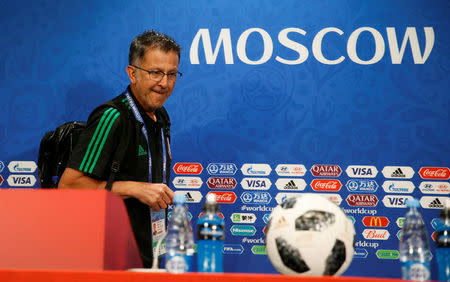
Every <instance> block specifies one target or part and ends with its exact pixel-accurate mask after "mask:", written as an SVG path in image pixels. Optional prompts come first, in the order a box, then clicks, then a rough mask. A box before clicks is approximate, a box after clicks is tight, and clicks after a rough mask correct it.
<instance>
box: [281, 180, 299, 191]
mask: <svg viewBox="0 0 450 282" xmlns="http://www.w3.org/2000/svg"><path fill="white" fill-rule="evenodd" d="M284 189H285V190H298V187H297V185H295V182H294V180H291V181H289V182H288V183H287V184H286V185H284Z"/></svg>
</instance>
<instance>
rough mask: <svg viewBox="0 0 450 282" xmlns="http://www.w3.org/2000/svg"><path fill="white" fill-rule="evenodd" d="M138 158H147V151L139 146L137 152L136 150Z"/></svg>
mask: <svg viewBox="0 0 450 282" xmlns="http://www.w3.org/2000/svg"><path fill="white" fill-rule="evenodd" d="M140 156H147V151H146V150H145V149H144V148H142V146H141V145H139V150H138V157H140Z"/></svg>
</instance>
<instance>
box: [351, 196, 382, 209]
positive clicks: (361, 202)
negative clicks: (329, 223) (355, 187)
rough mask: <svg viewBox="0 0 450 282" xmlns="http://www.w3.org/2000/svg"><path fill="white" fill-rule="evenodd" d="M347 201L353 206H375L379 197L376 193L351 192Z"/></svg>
mask: <svg viewBox="0 0 450 282" xmlns="http://www.w3.org/2000/svg"><path fill="white" fill-rule="evenodd" d="M346 201H347V203H348V205H349V206H353V207H375V206H376V205H377V204H378V198H377V197H376V196H375V195H359V194H350V195H348V196H347V199H346Z"/></svg>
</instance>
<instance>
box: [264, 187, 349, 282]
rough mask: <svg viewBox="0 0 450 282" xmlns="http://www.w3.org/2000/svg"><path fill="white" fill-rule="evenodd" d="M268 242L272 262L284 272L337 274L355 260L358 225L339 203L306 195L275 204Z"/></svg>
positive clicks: (318, 196)
mask: <svg viewBox="0 0 450 282" xmlns="http://www.w3.org/2000/svg"><path fill="white" fill-rule="evenodd" d="M265 241H266V251H267V255H268V257H269V259H270V262H271V263H272V265H273V266H274V267H275V268H276V269H277V270H278V271H279V272H280V273H283V274H294V275H311V276H321V275H336V276H337V275H341V274H342V273H343V272H344V271H345V270H346V269H347V268H348V266H349V265H350V262H351V261H352V258H353V252H354V242H355V228H354V226H353V223H352V221H351V220H350V219H349V218H348V217H347V216H346V215H345V213H344V212H343V211H342V210H341V209H340V208H339V207H338V206H337V205H336V204H335V203H333V202H332V201H330V200H328V199H327V198H325V197H324V196H320V195H315V194H304V195H301V196H298V197H292V198H287V199H286V200H285V201H284V202H283V203H282V204H280V205H278V206H277V207H275V209H274V210H273V211H272V213H271V214H270V217H269V221H268V223H267V230H266V239H265Z"/></svg>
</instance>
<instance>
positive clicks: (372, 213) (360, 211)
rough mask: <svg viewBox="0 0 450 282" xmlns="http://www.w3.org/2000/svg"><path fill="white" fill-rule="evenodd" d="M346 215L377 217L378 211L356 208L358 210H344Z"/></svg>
mask: <svg viewBox="0 0 450 282" xmlns="http://www.w3.org/2000/svg"><path fill="white" fill-rule="evenodd" d="M342 210H343V211H344V213H345V214H349V213H350V214H370V215H376V214H377V210H370V209H365V208H356V209H345V208H342Z"/></svg>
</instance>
